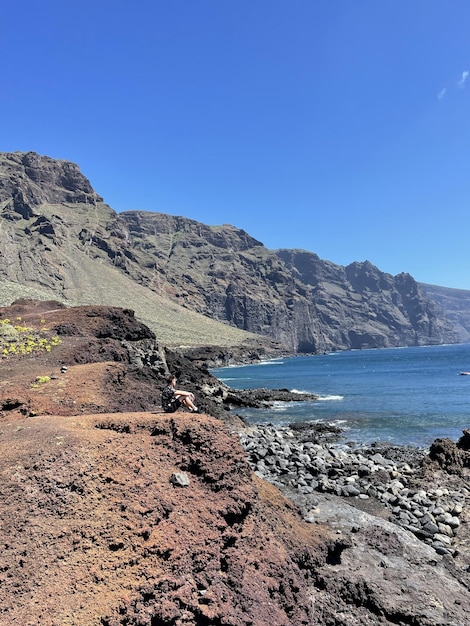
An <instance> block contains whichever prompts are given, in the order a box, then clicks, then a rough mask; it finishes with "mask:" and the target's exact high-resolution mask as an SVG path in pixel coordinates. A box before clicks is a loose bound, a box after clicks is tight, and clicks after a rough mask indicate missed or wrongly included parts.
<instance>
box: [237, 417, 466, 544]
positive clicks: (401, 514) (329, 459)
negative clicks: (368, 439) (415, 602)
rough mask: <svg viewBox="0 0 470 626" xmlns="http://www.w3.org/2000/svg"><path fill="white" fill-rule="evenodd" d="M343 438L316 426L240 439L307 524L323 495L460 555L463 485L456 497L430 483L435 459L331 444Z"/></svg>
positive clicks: (258, 469)
mask: <svg viewBox="0 0 470 626" xmlns="http://www.w3.org/2000/svg"><path fill="white" fill-rule="evenodd" d="M336 435H337V433H335V432H334V433H329V432H328V429H325V428H324V427H323V428H321V429H320V431H319V429H318V425H315V424H310V425H305V427H303V428H298V427H296V426H295V425H293V426H290V427H275V426H272V425H261V424H260V425H255V426H249V427H247V428H246V429H245V430H244V431H243V432H241V433H240V441H241V444H242V446H243V448H244V450H245V451H246V452H247V454H248V458H249V463H250V465H251V467H252V469H253V470H254V472H255V473H256V474H257V475H258V476H260V477H261V478H264V479H265V480H268V481H269V482H271V483H273V484H275V485H276V486H278V487H279V488H280V489H281V490H282V491H284V492H285V493H286V494H287V495H289V497H291V498H292V499H294V500H295V502H296V504H298V505H299V506H300V509H301V512H302V515H303V517H304V519H305V520H306V521H308V522H316V521H317V518H316V508H317V504H318V498H317V497H316V494H317V495H318V494H333V495H336V496H340V497H342V498H347V499H349V500H350V501H351V502H352V503H353V504H354V505H355V506H357V507H358V508H360V509H363V510H368V509H371V510H374V512H375V513H377V512H378V513H379V515H381V516H382V517H387V518H388V519H389V521H391V522H393V523H395V524H397V525H398V526H401V527H402V528H404V529H406V530H408V531H410V532H412V533H413V534H414V535H415V536H416V537H417V538H418V539H420V540H422V541H423V542H424V543H426V544H428V545H429V546H431V547H432V548H433V549H434V550H435V551H436V552H437V553H438V554H440V555H448V556H454V555H456V553H457V552H458V550H459V548H458V541H457V537H458V534H459V529H460V527H461V524H462V522H461V516H462V513H463V511H464V509H465V507H466V506H468V504H469V503H470V488H469V487H468V486H466V485H465V484H464V481H459V484H458V488H453V489H452V488H448V487H444V486H440V485H439V484H436V483H434V481H432V480H431V481H427V482H426V481H423V480H422V474H423V466H425V465H426V463H428V462H429V458H430V454H429V452H428V451H425V450H420V449H417V448H412V447H400V446H388V445H378V444H376V445H372V446H368V447H361V448H358V447H355V448H349V447H348V446H347V445H344V444H342V443H340V442H337V441H336V442H332V441H331V439H332V438H333V439H334V438H337V437H336ZM467 436H468V435H465V436H464V438H462V439H465V437H467ZM457 445H458V444H457ZM457 449H458V448H457Z"/></svg>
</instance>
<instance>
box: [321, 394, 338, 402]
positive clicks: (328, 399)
mask: <svg viewBox="0 0 470 626" xmlns="http://www.w3.org/2000/svg"><path fill="white" fill-rule="evenodd" d="M318 400H319V401H320V402H330V401H332V400H333V401H336V400H344V396H335V395H328V396H318Z"/></svg>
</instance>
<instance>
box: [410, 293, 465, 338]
mask: <svg viewBox="0 0 470 626" xmlns="http://www.w3.org/2000/svg"><path fill="white" fill-rule="evenodd" d="M419 287H420V289H421V291H422V292H423V293H424V294H426V296H427V297H428V298H430V299H431V300H433V302H436V303H437V304H438V305H439V306H440V308H441V310H442V311H443V313H444V315H445V317H446V318H447V319H448V320H449V321H450V322H451V324H452V326H453V327H454V328H455V331H456V334H457V338H458V340H459V342H461V343H469V342H470V291H466V290H465V289H450V288H449V287H438V286H437V285H427V284H425V283H420V284H419Z"/></svg>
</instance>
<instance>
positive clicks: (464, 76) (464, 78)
mask: <svg viewBox="0 0 470 626" xmlns="http://www.w3.org/2000/svg"><path fill="white" fill-rule="evenodd" d="M468 74H469V72H468V70H465V71H464V72H462V76H461V78H460V80H459V82H458V83H457V85H458V86H459V87H460V89H463V88H464V87H465V83H466V82H467V78H468Z"/></svg>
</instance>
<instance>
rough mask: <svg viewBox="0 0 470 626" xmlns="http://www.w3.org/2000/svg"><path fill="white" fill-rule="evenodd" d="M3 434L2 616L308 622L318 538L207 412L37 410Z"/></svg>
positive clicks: (47, 621) (41, 620)
mask: <svg viewBox="0 0 470 626" xmlns="http://www.w3.org/2000/svg"><path fill="white" fill-rule="evenodd" d="M1 430H2V444H3V445H2V455H1V458H0V471H1V476H2V480H1V492H2V528H3V531H2V551H1V556H0V563H1V566H0V572H1V574H0V589H1V591H0V622H1V623H2V624H22V625H23V626H27V625H29V624H31V625H32V624H41V625H43V626H53V625H59V624H60V625H65V624H73V625H74V626H81V625H83V626H85V625H86V626H91V625H93V624H108V625H109V626H116V625H118V624H222V623H223V624H227V625H234V626H235V625H241V624H257V625H260V626H261V625H263V624H266V625H267V624H269V625H270V626H273V625H274V624H278V625H281V624H285V625H286V626H287V625H288V624H309V623H311V618H312V606H311V602H310V591H309V582H308V575H306V571H307V570H308V568H309V567H311V566H312V565H313V564H314V563H315V561H317V560H321V555H322V554H323V555H324V554H326V550H327V548H326V546H327V542H325V541H324V540H323V543H322V542H321V541H320V540H319V537H318V536H317V532H315V533H314V532H312V528H313V527H311V526H308V525H306V524H305V523H303V522H301V521H300V518H299V517H298V515H297V513H296V510H295V508H294V507H293V505H291V504H290V503H289V502H288V501H287V500H285V499H284V498H283V497H282V496H281V494H280V493H279V492H278V491H277V490H276V489H275V488H274V487H272V486H269V485H267V484H266V483H264V482H262V481H260V480H259V479H256V477H252V476H251V474H250V472H249V470H248V467H247V464H246V461H245V459H244V455H243V453H242V451H241V448H240V447H239V445H238V442H237V441H236V439H234V436H233V435H230V434H229V433H228V432H226V431H225V429H224V427H223V426H221V424H220V423H219V422H217V421H216V420H214V419H212V418H209V417H205V416H198V417H197V419H195V418H194V416H191V415H190V414H175V415H172V416H167V415H152V414H149V413H147V414H144V413H133V414H104V415H99V416H97V415H86V416H73V417H57V416H46V417H38V418H29V419H25V420H24V421H23V422H18V421H13V422H10V423H5V422H3V423H2V425H1ZM6 442H8V445H6ZM175 472H184V473H186V475H187V477H188V478H189V485H188V486H187V487H180V486H176V485H174V484H172V481H171V477H172V475H173V474H174V473H175ZM326 536H328V533H326ZM306 568H307V569H306Z"/></svg>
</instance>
